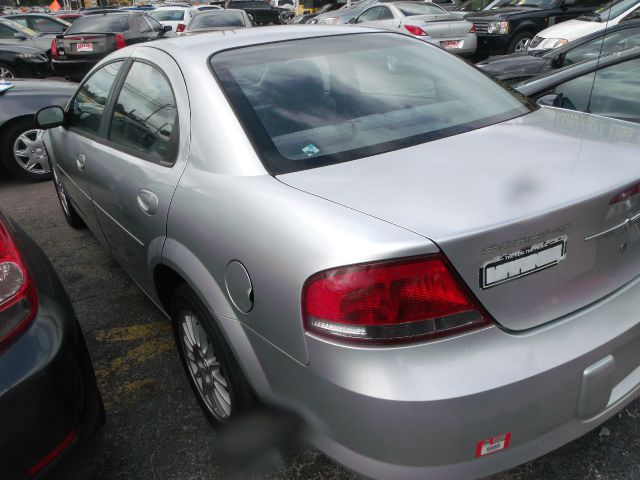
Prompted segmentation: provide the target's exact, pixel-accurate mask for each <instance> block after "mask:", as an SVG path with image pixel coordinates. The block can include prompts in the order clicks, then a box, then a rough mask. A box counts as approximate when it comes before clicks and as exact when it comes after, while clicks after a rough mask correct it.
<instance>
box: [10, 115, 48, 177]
mask: <svg viewBox="0 0 640 480" xmlns="http://www.w3.org/2000/svg"><path fill="white" fill-rule="evenodd" d="M37 128H38V126H37V125H36V123H35V121H34V120H33V119H32V118H23V119H21V120H18V121H16V122H13V123H12V124H10V125H9V126H8V127H6V129H5V128H3V130H4V131H3V132H2V134H1V135H0V160H1V161H2V163H3V165H4V167H5V168H6V169H7V170H8V171H9V173H10V174H11V175H12V176H14V177H15V178H19V179H21V180H27V181H30V182H42V181H45V180H49V179H50V178H51V173H49V172H44V167H45V162H46V166H48V165H49V161H48V159H47V157H46V156H45V157H43V158H42V162H41V163H40V164H38V165H40V166H39V167H38V170H42V173H35V172H29V171H27V170H25V169H24V168H23V167H21V166H20V165H19V164H18V160H17V159H16V157H15V156H14V154H13V145H14V143H15V142H16V140H18V137H19V136H20V135H22V134H23V133H26V132H28V131H30V130H34V129H37Z"/></svg>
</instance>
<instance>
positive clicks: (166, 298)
mask: <svg viewBox="0 0 640 480" xmlns="http://www.w3.org/2000/svg"><path fill="white" fill-rule="evenodd" d="M153 283H154V285H155V287H156V293H157V294H158V299H159V300H160V303H161V304H162V308H164V310H165V312H169V311H170V310H171V297H172V296H173V292H175V290H176V288H178V287H179V286H180V285H182V284H184V283H187V281H186V280H185V279H184V278H182V276H181V275H180V274H179V273H178V272H176V271H175V270H174V269H173V268H171V267H168V266H167V265H163V264H160V265H158V266H157V267H156V268H155V270H154V271H153Z"/></svg>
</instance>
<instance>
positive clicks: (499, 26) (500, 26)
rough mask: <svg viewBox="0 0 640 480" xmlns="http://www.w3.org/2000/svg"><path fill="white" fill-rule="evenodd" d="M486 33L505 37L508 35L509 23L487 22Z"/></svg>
mask: <svg viewBox="0 0 640 480" xmlns="http://www.w3.org/2000/svg"><path fill="white" fill-rule="evenodd" d="M487 33H497V34H498V35H507V34H508V33H509V22H489V25H487Z"/></svg>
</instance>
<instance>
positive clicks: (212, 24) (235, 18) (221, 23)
mask: <svg viewBox="0 0 640 480" xmlns="http://www.w3.org/2000/svg"><path fill="white" fill-rule="evenodd" d="M244 26H245V25H244V19H243V17H242V14H241V13H240V12H229V11H226V12H225V11H224V10H221V11H217V12H206V13H199V14H198V15H196V16H195V17H193V20H191V24H190V25H189V30H192V29H196V28H216V27H244Z"/></svg>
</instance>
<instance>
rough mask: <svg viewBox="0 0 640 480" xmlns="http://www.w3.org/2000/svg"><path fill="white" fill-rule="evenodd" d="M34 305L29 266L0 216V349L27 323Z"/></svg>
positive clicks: (36, 304) (32, 312)
mask: <svg viewBox="0 0 640 480" xmlns="http://www.w3.org/2000/svg"><path fill="white" fill-rule="evenodd" d="M37 307H38V300H37V296H36V289H35V285H34V283H33V280H32V278H31V275H30V274H29V270H28V269H27V266H26V264H25V262H24V260H23V258H22V256H21V255H20V252H19V251H18V248H17V247H16V244H15V241H14V239H13V236H12V235H11V232H10V231H9V229H8V228H7V226H6V225H5V224H4V223H2V221H1V220H0V349H2V348H3V347H5V346H6V345H7V344H8V343H9V342H11V341H12V340H13V339H15V338H16V337H17V336H18V335H19V334H20V333H21V332H22V331H24V330H25V329H26V328H27V327H28V326H29V324H30V323H31V321H32V320H33V318H34V317H35V314H36V310H37Z"/></svg>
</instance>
